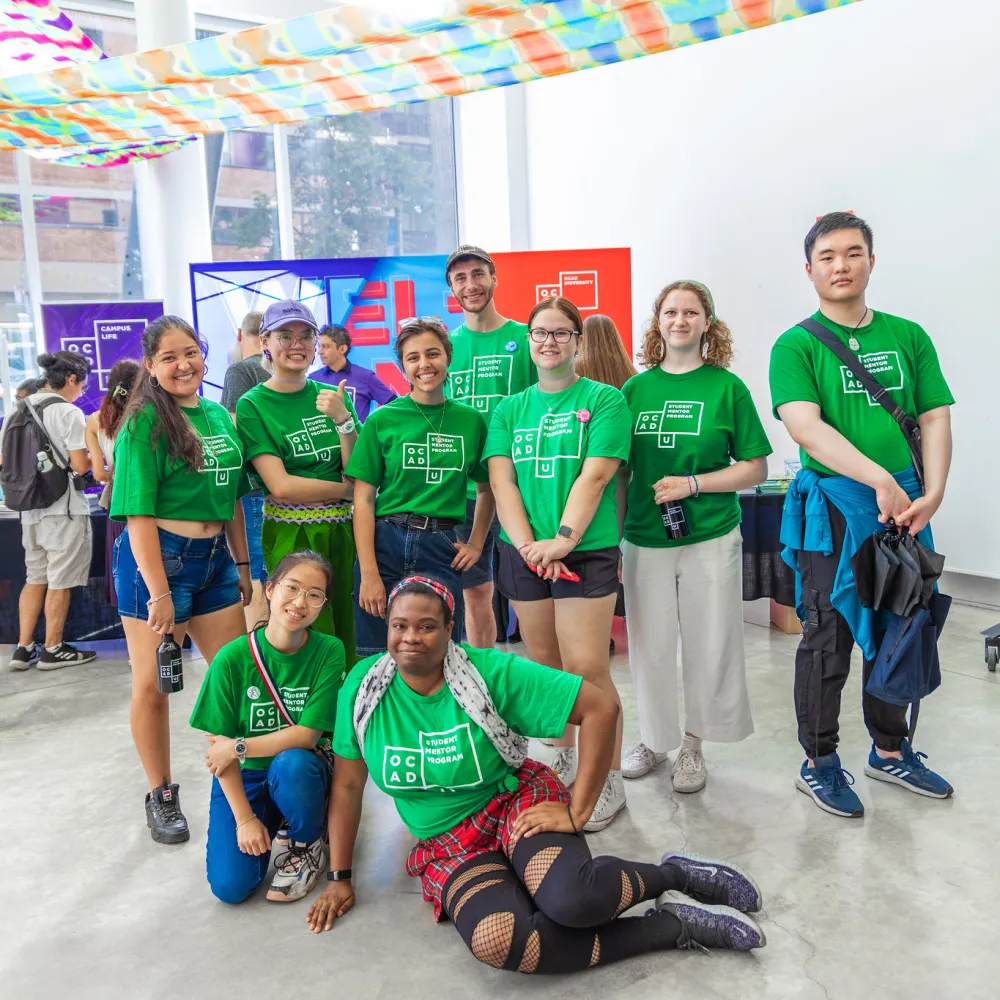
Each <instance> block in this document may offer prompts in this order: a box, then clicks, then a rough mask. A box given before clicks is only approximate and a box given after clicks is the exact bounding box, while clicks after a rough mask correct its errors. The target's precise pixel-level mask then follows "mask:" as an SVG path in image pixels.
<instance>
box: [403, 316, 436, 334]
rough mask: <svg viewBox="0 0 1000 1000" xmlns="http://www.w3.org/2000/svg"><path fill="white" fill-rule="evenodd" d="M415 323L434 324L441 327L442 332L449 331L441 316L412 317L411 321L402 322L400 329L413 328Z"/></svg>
mask: <svg viewBox="0 0 1000 1000" xmlns="http://www.w3.org/2000/svg"><path fill="white" fill-rule="evenodd" d="M414 323H433V324H434V325H435V326H439V327H441V329H442V330H445V331H447V329H448V327H446V326H445V325H444V320H443V319H441V317H440V316H411V317H410V318H409V319H404V320H400V323H399V328H400V330H405V329H406V327H408V326H413V324H414Z"/></svg>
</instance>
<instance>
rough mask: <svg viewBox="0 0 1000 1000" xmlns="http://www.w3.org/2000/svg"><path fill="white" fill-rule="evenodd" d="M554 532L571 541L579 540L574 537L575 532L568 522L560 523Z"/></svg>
mask: <svg viewBox="0 0 1000 1000" xmlns="http://www.w3.org/2000/svg"><path fill="white" fill-rule="evenodd" d="M556 534H557V535H560V536H561V537H562V538H568V539H569V540H570V541H571V542H578V541H580V539H579V538H577V537H576V532H574V531H573V529H572V528H571V527H570V526H569V525H568V524H563V525H560V527H559V530H558V531H557V532H556Z"/></svg>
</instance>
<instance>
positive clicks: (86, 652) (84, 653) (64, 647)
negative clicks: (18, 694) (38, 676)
mask: <svg viewBox="0 0 1000 1000" xmlns="http://www.w3.org/2000/svg"><path fill="white" fill-rule="evenodd" d="M96 659H97V652H96V650H93V649H77V648H76V646H71V645H70V644H69V643H68V642H61V643H59V645H58V646H56V648H55V649H54V650H52V652H49V650H48V649H46V648H45V647H42V652H41V655H40V656H39V657H38V669H39V670H59V669H61V668H62V667H76V666H79V665H80V664H81V663H90V662H91V660H96Z"/></svg>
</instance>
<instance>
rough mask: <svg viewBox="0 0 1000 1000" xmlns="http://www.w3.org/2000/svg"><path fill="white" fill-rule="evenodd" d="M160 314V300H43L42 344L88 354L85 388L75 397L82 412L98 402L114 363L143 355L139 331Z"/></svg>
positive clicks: (96, 406)
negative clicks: (88, 366) (47, 301)
mask: <svg viewBox="0 0 1000 1000" xmlns="http://www.w3.org/2000/svg"><path fill="white" fill-rule="evenodd" d="M162 315H163V303H162V302H136V301H131V300H126V301H124V302H50V303H43V304H42V323H43V325H44V327H45V346H46V348H47V349H48V351H49V353H50V354H54V353H55V352H56V351H77V352H79V353H80V354H83V355H85V356H86V357H88V358H90V365H91V368H90V378H89V379H88V380H87V391H86V392H85V393H84V394H83V395H82V396H81V397H80V399H79V400H78V401H77V405H78V406H79V407H80V408H81V409H82V410H83V412H84V413H92V412H93V411H94V410H96V409H97V408H98V407H99V406H100V405H101V398H102V397H103V396H104V394H105V392H107V389H108V375H109V373H110V372H111V369H112V368H113V367H114V365H115V364H116V363H117V362H119V361H122V360H124V359H125V358H132V359H134V360H136V361H138V360H139V359H140V358H141V357H142V331H143V330H145V329H146V327H147V326H148V325H149V323H150V322H152V320H154V319H156V318H157V317H158V316H162Z"/></svg>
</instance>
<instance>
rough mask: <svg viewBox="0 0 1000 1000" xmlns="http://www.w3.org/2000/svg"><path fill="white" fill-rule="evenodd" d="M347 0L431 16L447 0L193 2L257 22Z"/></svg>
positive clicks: (201, 10)
mask: <svg viewBox="0 0 1000 1000" xmlns="http://www.w3.org/2000/svg"><path fill="white" fill-rule="evenodd" d="M164 2H166V0H164ZM348 3H349V4H351V5H355V4H356V5H358V6H362V7H372V8H374V9H376V10H381V11H386V12H394V11H398V12H400V13H402V12H404V11H405V12H406V13H407V14H411V15H416V16H418V17H433V16H434V15H436V14H439V13H441V12H443V10H444V9H445V8H446V7H447V3H446V0H192V6H193V7H194V9H195V10H196V11H197V12H199V13H201V14H212V15H214V16H216V17H230V18H234V19H237V20H244V21H260V22H267V21H284V20H287V19H289V18H292V17H302V16H303V15H305V14H313V13H315V12H316V11H318V10H325V9H327V8H329V7H340V6H344V5H345V4H348Z"/></svg>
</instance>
